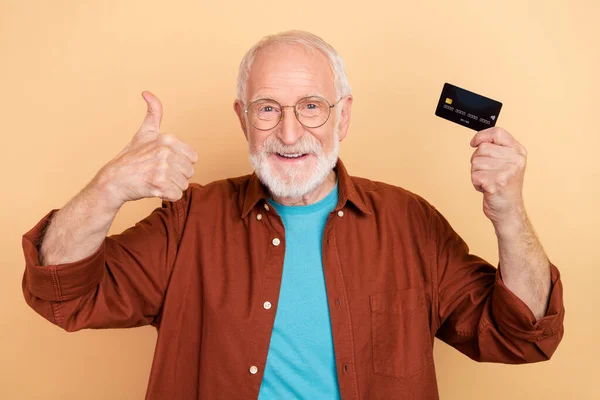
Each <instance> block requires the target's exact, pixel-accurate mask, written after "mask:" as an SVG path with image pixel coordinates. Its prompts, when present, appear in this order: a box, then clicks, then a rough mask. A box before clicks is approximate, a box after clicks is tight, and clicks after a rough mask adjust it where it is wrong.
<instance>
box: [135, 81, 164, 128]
mask: <svg viewBox="0 0 600 400" xmlns="http://www.w3.org/2000/svg"><path fill="white" fill-rule="evenodd" d="M142 97H143V98H144V100H145V101H146V105H147V107H148V111H147V112H146V117H145V118H144V121H143V122H142V126H140V129H139V131H138V132H157V133H158V132H159V131H160V121H161V120H162V116H163V108H162V104H161V102H160V100H159V99H158V97H156V96H155V95H153V94H152V93H150V92H148V91H143V92H142Z"/></svg>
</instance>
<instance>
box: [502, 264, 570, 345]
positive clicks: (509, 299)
mask: <svg viewBox="0 0 600 400" xmlns="http://www.w3.org/2000/svg"><path fill="white" fill-rule="evenodd" d="M550 270H551V272H550V276H551V289H550V299H549V301H548V308H547V310H546V315H545V316H544V317H542V318H540V319H539V320H537V321H536V318H535V316H534V315H533V312H532V311H531V310H530V309H529V307H528V306H527V305H526V304H525V303H524V302H523V301H522V300H521V299H520V298H519V297H518V296H517V295H515V294H514V293H513V292H511V291H510V289H508V288H507V287H506V285H505V284H504V281H503V280H502V276H501V273H500V267H498V270H497V271H496V287H495V288H494V294H493V297H492V313H493V315H494V319H495V320H496V322H497V324H498V327H499V329H500V330H501V331H504V333H505V334H507V335H509V336H512V337H517V338H519V339H522V340H526V341H529V342H539V341H541V340H543V339H545V338H547V337H550V336H553V335H556V334H558V333H560V332H561V330H562V326H563V320H564V314H565V310H564V306H563V288H562V282H561V280H560V272H559V271H558V268H556V266H555V265H554V264H552V263H550Z"/></svg>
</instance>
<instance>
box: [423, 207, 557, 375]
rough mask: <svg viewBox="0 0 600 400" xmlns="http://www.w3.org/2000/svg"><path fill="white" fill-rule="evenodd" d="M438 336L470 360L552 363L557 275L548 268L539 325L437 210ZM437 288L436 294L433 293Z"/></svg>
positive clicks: (434, 231) (433, 220)
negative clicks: (548, 281) (548, 283)
mask: <svg viewBox="0 0 600 400" xmlns="http://www.w3.org/2000/svg"><path fill="white" fill-rule="evenodd" d="M431 224H432V225H431V231H430V232H431V234H432V235H431V237H432V239H433V240H432V243H431V244H432V246H433V251H432V257H433V258H434V260H433V265H434V266H435V267H434V272H433V274H434V277H433V278H434V282H435V285H434V296H433V297H434V309H436V310H437V320H438V324H439V325H438V330H437V333H436V336H437V337H438V338H439V339H441V340H442V341H444V342H446V343H448V344H449V345H451V346H453V347H454V348H456V349H457V350H459V351H460V352H462V353H463V354H465V355H467V356H469V357H470V358H472V359H473V360H476V361H481V362H497V363H510V364H522V363H532V362H538V361H545V360H548V359H550V357H551V356H552V354H553V353H554V351H555V350H556V348H557V347H558V344H559V343H560V341H561V339H562V336H563V333H564V327H563V320H564V314H565V311H564V306H563V290H562V283H561V280H560V273H559V271H558V269H557V268H556V266H555V265H554V264H552V263H550V268H551V285H552V286H551V292H550V297H549V302H548V308H547V312H546V315H545V316H544V317H543V318H541V319H539V320H537V321H536V318H535V316H534V315H533V312H532V311H531V310H530V309H529V307H528V306H527V305H526V304H525V303H524V302H523V301H522V300H521V299H520V298H519V297H517V296H516V295H515V294H513V293H512V292H511V291H510V290H509V289H508V288H507V287H506V286H505V285H504V282H503V281H502V277H501V273H500V272H501V269H502V266H501V265H500V266H499V268H498V269H496V268H494V267H493V266H492V265H490V264H489V263H488V262H486V261H485V260H483V259H481V258H479V257H477V256H475V255H472V254H469V248H468V246H467V245H466V243H465V242H464V241H463V240H462V239H461V238H460V236H459V235H458V234H457V233H456V232H455V231H454V230H453V229H452V227H451V226H450V224H449V223H448V221H447V220H446V219H445V218H444V217H443V216H442V215H441V214H440V213H439V212H438V211H437V210H435V209H433V214H432V217H431ZM436 288H437V290H435V289H436Z"/></svg>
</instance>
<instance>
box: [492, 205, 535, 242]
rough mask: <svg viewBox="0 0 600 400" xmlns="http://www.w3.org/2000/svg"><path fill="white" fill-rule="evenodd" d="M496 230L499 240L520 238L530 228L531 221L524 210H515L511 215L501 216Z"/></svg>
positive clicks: (497, 221)
mask: <svg viewBox="0 0 600 400" xmlns="http://www.w3.org/2000/svg"><path fill="white" fill-rule="evenodd" d="M493 225H494V230H495V231H496V236H498V238H511V237H515V236H518V235H519V233H521V232H523V231H525V230H527V229H528V227H529V220H528V218H527V214H526V213H525V210H524V208H521V207H520V208H519V209H515V210H513V211H512V212H510V213H507V214H504V215H502V216H500V217H499V218H498V219H497V220H496V221H495V222H494V223H493Z"/></svg>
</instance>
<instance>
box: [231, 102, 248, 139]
mask: <svg viewBox="0 0 600 400" xmlns="http://www.w3.org/2000/svg"><path fill="white" fill-rule="evenodd" d="M233 110H234V111H235V113H236V114H237V116H238V119H239V120H240V126H241V127H242V131H243V132H244V136H245V137H246V140H248V130H247V129H246V128H247V125H246V113H245V112H244V103H242V101H241V100H235V101H234V102H233Z"/></svg>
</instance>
